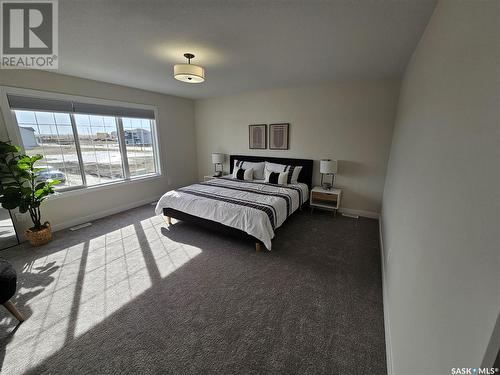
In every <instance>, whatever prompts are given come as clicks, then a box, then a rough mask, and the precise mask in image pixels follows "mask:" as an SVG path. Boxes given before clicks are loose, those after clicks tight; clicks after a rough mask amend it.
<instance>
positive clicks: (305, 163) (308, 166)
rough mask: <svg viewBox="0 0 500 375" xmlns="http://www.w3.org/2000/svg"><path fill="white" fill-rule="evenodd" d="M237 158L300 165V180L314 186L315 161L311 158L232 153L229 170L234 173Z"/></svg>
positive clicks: (256, 161)
mask: <svg viewBox="0 0 500 375" xmlns="http://www.w3.org/2000/svg"><path fill="white" fill-rule="evenodd" d="M235 160H243V161H249V162H253V163H258V162H261V161H268V162H270V163H277V164H285V165H300V166H302V170H301V171H300V174H299V179H298V181H299V182H302V183H304V184H306V185H307V186H309V189H311V187H312V174H313V161H312V160H309V159H291V158H273V157H270V156H250V155H230V157H229V171H230V172H231V173H233V166H234V161H235Z"/></svg>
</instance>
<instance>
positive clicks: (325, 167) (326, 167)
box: [319, 159, 338, 190]
mask: <svg viewBox="0 0 500 375" xmlns="http://www.w3.org/2000/svg"><path fill="white" fill-rule="evenodd" d="M337 170H338V168H337V160H331V159H323V160H320V163H319V172H320V173H321V186H322V187H323V189H326V190H331V188H332V187H333V185H334V184H335V174H336V173H337ZM325 175H327V176H328V175H331V176H332V183H328V182H325V183H323V177H324V176H325Z"/></svg>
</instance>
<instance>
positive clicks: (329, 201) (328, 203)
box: [309, 186, 342, 214]
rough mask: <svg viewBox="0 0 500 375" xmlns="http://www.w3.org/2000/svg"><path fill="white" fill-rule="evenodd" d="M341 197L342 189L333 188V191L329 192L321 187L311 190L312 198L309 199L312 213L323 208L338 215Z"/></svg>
mask: <svg viewBox="0 0 500 375" xmlns="http://www.w3.org/2000/svg"><path fill="white" fill-rule="evenodd" d="M341 196H342V189H336V188H332V189H331V190H327V189H323V188H322V187H321V186H315V187H313V189H312V190H311V197H310V199H309V205H310V206H311V211H313V209H314V208H323V209H325V210H333V212H334V214H337V210H338V209H339V207H340V198H341Z"/></svg>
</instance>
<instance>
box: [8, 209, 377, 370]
mask: <svg viewBox="0 0 500 375" xmlns="http://www.w3.org/2000/svg"><path fill="white" fill-rule="evenodd" d="M273 246H274V247H273V251H272V252H270V253H267V252H266V253H256V252H255V251H254V247H253V244H251V243H248V242H242V241H240V240H238V239H234V238H230V237H226V236H223V235H217V234H214V233H211V232H209V231H206V230H203V229H199V228H197V227H195V226H192V225H189V224H185V223H176V222H174V224H173V225H172V226H170V227H167V225H166V224H165V223H164V222H163V220H162V218H161V217H156V216H153V207H152V206H144V207H140V208H138V209H134V210H130V211H128V212H125V213H122V214H118V215H114V216H111V217H108V218H105V219H102V220H99V221H96V222H95V223H94V225H93V226H92V227H89V228H85V229H82V230H80V231H76V232H69V231H63V232H59V233H56V236H55V240H54V241H53V242H52V243H50V244H48V245H46V246H45V247H42V248H38V249H31V248H29V247H28V246H25V245H24V246H20V247H16V248H13V249H9V250H6V251H3V252H1V253H0V256H2V257H5V258H7V259H9V260H10V261H12V262H13V264H14V266H15V268H16V269H17V271H18V274H19V289H18V294H17V297H16V298H15V300H14V302H15V303H16V304H17V305H18V307H19V309H20V310H21V311H22V312H23V313H24V314H25V315H26V316H27V317H28V319H27V320H26V322H24V323H23V324H21V325H19V326H18V327H17V329H16V330H14V328H15V326H16V325H15V322H14V321H13V319H11V318H10V316H9V315H8V313H7V312H6V311H4V309H3V308H1V309H0V366H1V368H2V373H5V374H17V373H25V372H28V373H37V374H38V373H42V374H63V373H72V374H91V373H100V374H155V373H162V374H200V373H206V374H236V373H238V374H266V373H272V374H385V373H386V362H385V342H384V325H383V309H382V290H381V272H380V256H379V243H378V222H377V221H376V220H369V219H359V220H355V219H350V218H345V217H342V216H337V217H336V218H334V217H333V216H332V215H331V214H330V213H327V212H320V211H317V212H316V211H315V212H314V213H313V214H311V213H310V212H309V211H302V212H299V213H298V214H295V215H294V216H292V217H291V218H290V219H289V220H288V221H287V222H286V223H285V225H284V227H283V228H281V229H279V231H278V233H277V238H276V239H275V240H274V241H273Z"/></svg>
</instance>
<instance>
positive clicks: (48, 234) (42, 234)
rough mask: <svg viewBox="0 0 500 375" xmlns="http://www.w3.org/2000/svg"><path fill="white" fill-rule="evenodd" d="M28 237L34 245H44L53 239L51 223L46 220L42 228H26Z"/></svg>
mask: <svg viewBox="0 0 500 375" xmlns="http://www.w3.org/2000/svg"><path fill="white" fill-rule="evenodd" d="M26 237H27V238H28V241H29V242H30V244H31V245H32V246H42V245H45V244H46V243H49V242H50V241H52V228H51V227H50V223H49V222H48V221H46V222H45V223H44V224H43V226H42V229H39V230H35V228H30V229H27V230H26Z"/></svg>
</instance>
